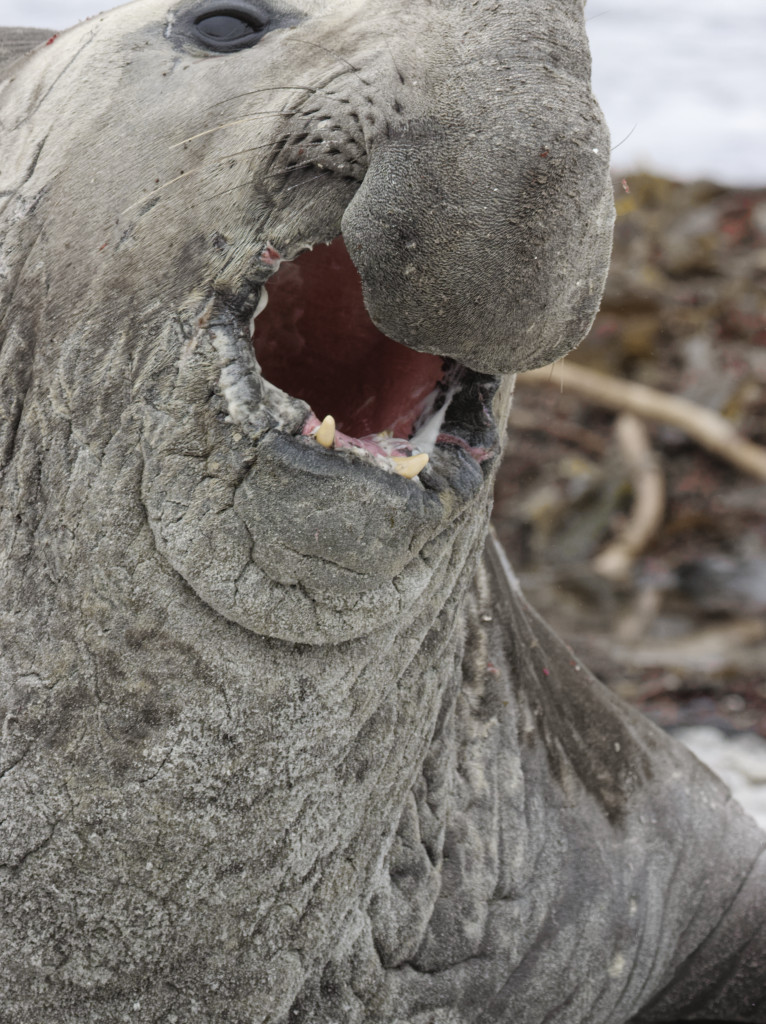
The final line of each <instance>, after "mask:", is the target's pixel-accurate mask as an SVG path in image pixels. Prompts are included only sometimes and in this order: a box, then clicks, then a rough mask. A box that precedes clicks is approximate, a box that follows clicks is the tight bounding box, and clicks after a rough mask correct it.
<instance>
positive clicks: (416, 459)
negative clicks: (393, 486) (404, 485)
mask: <svg viewBox="0 0 766 1024" xmlns="http://www.w3.org/2000/svg"><path fill="white" fill-rule="evenodd" d="M391 461H392V462H393V464H394V469H395V471H396V472H397V473H398V474H399V476H404V477H406V478H407V479H408V480H412V479H413V477H416V476H417V475H418V473H420V471H421V470H423V469H424V468H425V467H426V465H427V463H428V455H427V454H426V453H425V452H421V453H420V455H406V456H401V455H392V456H391Z"/></svg>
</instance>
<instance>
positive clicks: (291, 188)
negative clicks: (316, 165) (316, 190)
mask: <svg viewBox="0 0 766 1024" xmlns="http://www.w3.org/2000/svg"><path fill="white" fill-rule="evenodd" d="M323 174H332V171H329V170H322V171H321V172H320V173H319V174H315V175H314V177H313V178H309V179H308V181H299V182H298V183H297V184H295V185H290V186H289V187H288V188H286V189H283V191H284V192H292V190H293V189H294V188H300V187H301V185H309V184H310V183H311V182H312V181H316V180H317V178H321V177H322V175H323Z"/></svg>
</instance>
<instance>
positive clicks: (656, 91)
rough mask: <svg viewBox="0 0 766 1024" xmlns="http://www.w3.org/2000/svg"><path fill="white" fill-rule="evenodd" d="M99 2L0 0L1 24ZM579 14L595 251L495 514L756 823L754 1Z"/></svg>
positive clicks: (571, 616)
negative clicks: (586, 303) (567, 349)
mask: <svg viewBox="0 0 766 1024" xmlns="http://www.w3.org/2000/svg"><path fill="white" fill-rule="evenodd" d="M98 9H99V7H98V4H97V3H95V4H94V3H91V2H89V0H0V12H1V13H2V17H1V18H0V21H2V22H3V23H4V24H17V25H40V26H45V27H49V28H51V29H53V30H57V29H61V28H64V27H66V26H67V25H69V24H72V23H74V22H75V21H76V20H77V19H79V18H84V17H86V16H88V15H92V14H95V13H97V12H98ZM586 18H587V23H588V32H589V36H590V39H591V45H592V50H593V86H594V91H595V92H596V95H597V97H598V98H599V100H600V102H601V104H602V106H603V108H604V111H605V113H606V117H607V120H608V122H609V125H610V129H611V132H612V144H613V147H614V148H613V154H612V157H613V168H614V187H615V199H616V206H617V223H616V230H615V249H614V260H613V266H612V271H611V274H610V278H609V282H608V284H607V289H606V294H605V297H604V302H603V306H602V310H601V313H600V314H599V316H598V318H597V319H596V322H595V324H594V326H593V329H592V331H591V333H590V335H589V337H588V338H587V340H586V341H585V342H584V343H583V344H582V345H581V346H580V348H579V349H578V350H577V351H576V352H575V353H573V355H572V356H570V357H568V358H567V359H566V360H565V361H563V363H561V364H557V366H556V367H554V368H553V369H552V370H551V369H546V370H543V371H539V372H537V373H536V374H531V375H525V376H522V377H521V378H520V380H519V383H518V387H517V400H516V404H515V408H514V411H513V413H512V416H511V421H510V440H509V455H510V457H509V458H508V459H507V460H506V462H505V465H504V468H503V470H502V472H501V475H500V478H499V481H498V488H497V498H496V507H495V515H494V522H495V528H496V530H497V532H498V534H499V535H500V537H501V539H502V541H503V542H504V544H505V546H506V548H507V549H508V551H509V554H510V556H511V559H512V561H513V563H514V565H515V567H516V568H517V570H518V572H519V575H520V577H521V579H522V583H523V586H524V588H525V590H526V592H527V594H528V596H529V598H530V599H531V601H532V603H533V604H535V605H536V606H537V607H538V608H539V609H540V611H541V612H543V614H544V615H545V616H546V617H547V618H548V620H549V621H550V622H551V623H552V624H553V626H554V627H555V628H556V630H557V631H558V632H559V633H560V634H561V635H562V636H563V637H564V638H565V640H567V641H568V642H569V643H570V644H571V646H572V647H573V649H574V650H575V651H576V652H577V654H578V655H580V656H581V657H582V658H583V660H584V661H585V662H586V663H588V664H589V665H590V666H591V667H592V668H593V670H594V671H595V672H596V674H597V675H598V676H599V677H600V678H601V679H602V680H603V681H604V682H605V683H606V684H607V685H609V686H611V687H613V688H614V689H615V690H617V691H618V692H619V693H620V694H621V695H622V696H623V697H625V698H626V699H627V700H629V701H632V702H633V703H635V704H637V705H638V706H640V707H641V708H642V710H643V711H645V712H646V713H647V714H649V715H650V716H651V717H653V718H654V719H655V720H656V721H658V722H659V723H660V724H661V725H663V726H664V727H666V728H670V729H673V730H675V731H678V733H679V735H680V736H681V737H682V738H683V739H684V740H685V741H686V742H687V743H689V745H690V746H692V748H693V749H694V750H695V752H697V753H698V754H699V755H700V756H701V757H702V758H703V759H705V760H707V761H708V762H709V763H710V764H711V765H712V766H713V767H714V768H715V769H716V770H717V771H718V772H719V773H720V774H721V775H722V776H723V777H724V778H725V780H726V781H727V782H729V784H730V785H731V786H732V788H733V789H734V791H735V794H736V795H737V796H738V797H739V799H741V800H742V802H743V803H744V804H745V806H746V807H747V808H748V809H749V810H750V811H751V813H753V814H754V815H755V816H756V817H758V818H759V819H760V820H761V821H762V822H763V823H764V824H766V741H764V739H763V737H766V60H765V59H764V54H766V4H765V3H764V2H763V0H727V2H726V4H721V3H720V0H673V2H672V3H668V0H589V3H588V5H587V7H586ZM626 382H627V386H626Z"/></svg>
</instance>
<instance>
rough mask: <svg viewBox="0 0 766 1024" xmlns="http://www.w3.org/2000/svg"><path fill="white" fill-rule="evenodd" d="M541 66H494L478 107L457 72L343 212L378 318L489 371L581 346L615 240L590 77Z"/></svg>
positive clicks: (382, 156)
mask: <svg viewBox="0 0 766 1024" xmlns="http://www.w3.org/2000/svg"><path fill="white" fill-rule="evenodd" d="M583 60H584V61H587V52H584V53H583ZM528 70H529V71H530V82H529V83H527V82H522V83H519V82H517V81H516V76H515V75H511V76H510V77H509V76H508V75H507V74H506V75H505V76H504V77H498V78H493V77H490V76H486V84H485V86H484V89H483V90H482V95H483V97H484V99H483V101H482V102H481V103H480V104H479V105H478V106H475V107H474V108H473V109H471V110H467V111H458V110H456V109H455V104H454V102H453V99H454V97H452V96H450V91H449V88H448V84H447V83H445V87H444V93H445V96H447V97H449V103H446V104H445V106H444V107H443V108H442V109H441V110H438V109H437V110H436V111H435V113H434V115H433V116H430V115H428V116H424V117H421V118H419V119H417V120H414V121H408V122H406V123H404V124H403V125H402V127H401V130H400V131H399V132H398V133H392V135H390V136H389V137H388V138H385V139H381V140H379V141H378V142H377V144H376V146H375V149H374V151H373V152H372V153H371V154H370V167H369V170H368V172H367V175H366V177H365V179H364V182H363V183H362V185H361V187H360V189H359V191H358V193H357V194H356V196H355V197H354V199H353V201H352V202H351V204H350V205H349V207H348V208H347V210H346V212H345V215H344V217H343V234H344V237H345V240H346V245H347V247H348V251H349V253H350V254H351V257H352V259H353V261H354V263H355V264H356V266H357V269H358V270H359V273H360V275H361V278H362V282H363V288H364V298H365V304H366V306H367V308H368V311H369V313H370V316H371V317H372V319H373V321H374V322H375V324H376V325H377V326H378V328H379V329H380V330H381V331H383V332H384V333H385V334H387V335H389V336H390V337H392V338H394V339H396V340H397V341H399V342H402V343H403V344H405V345H408V346H410V347H411V348H415V349H419V350H421V351H426V352H433V353H436V354H439V355H448V356H451V357H453V358H454V359H457V360H458V361H459V362H461V363H465V364H467V365H468V366H470V367H472V368H473V369H476V370H480V371H482V372H487V373H500V372H511V371H517V370H522V369H527V368H530V367H534V366H540V365H544V364H546V363H549V362H552V361H554V360H555V359H557V358H559V357H561V356H563V355H564V354H566V353H567V352H568V351H570V350H571V349H572V348H574V347H575V346H576V345H577V344H578V343H579V342H580V341H581V340H582V338H583V337H584V335H585V333H586V332H587V330H588V328H589V327H590V324H591V322H592V320H593V317H594V316H595V314H596V311H597V309H598V304H599V301H600V298H601V293H602V290H603V286H604V280H605V277H606V272H607V267H608V263H609V255H610V249H611V232H612V223H613V201H612V189H611V185H610V181H609V175H608V164H609V139H608V133H607V130H606V127H605V125H604V122H603V119H602V117H601V114H600V111H599V109H598V107H597V105H596V104H595V101H594V100H593V98H592V96H591V93H590V89H589V86H588V85H587V76H586V77H585V80H584V81H580V80H577V79H574V78H572V77H571V76H564V75H562V76H560V77H558V78H557V77H555V76H553V75H545V74H543V75H542V76H541V73H540V71H539V69H538V71H537V72H533V71H532V70H531V69H528ZM498 81H499V82H500V85H499V86H498V85H497V84H496V83H497V82H498ZM436 91H437V92H438V90H436Z"/></svg>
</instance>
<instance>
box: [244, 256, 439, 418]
mask: <svg viewBox="0 0 766 1024" xmlns="http://www.w3.org/2000/svg"><path fill="white" fill-rule="evenodd" d="M268 296H269V302H268V305H267V307H266V309H265V310H264V311H263V312H262V313H261V314H260V315H259V316H258V319H257V321H256V325H255V333H254V336H253V343H254V345H255V352H256V355H257V357H258V362H259V363H260V366H261V370H262V372H263V375H264V377H265V378H266V379H267V380H269V381H271V383H272V384H275V385H276V386H277V387H278V388H281V389H282V390H283V391H285V392H287V393H288V394H290V395H293V396H294V397H296V398H301V399H303V400H304V401H305V402H307V403H308V405H310V406H311V408H312V410H313V411H314V412H315V413H316V414H317V416H318V417H319V418H320V419H322V418H324V417H325V416H327V415H332V416H334V417H335V420H336V422H337V424H338V427H339V429H340V430H341V431H344V432H345V433H346V434H348V435H351V436H352V437H358V438H361V437H365V436H366V435H372V434H378V433H382V432H390V433H391V434H392V435H393V436H394V437H398V438H408V437H410V435H411V434H412V431H413V427H414V425H415V422H416V421H417V419H418V417H419V416H420V415H421V413H422V412H423V409H424V406H425V404H426V403H427V401H428V399H429V397H430V396H432V394H433V392H434V390H435V388H436V387H437V384H438V383H439V382H440V381H441V380H442V377H443V375H444V361H443V360H442V358H441V357H440V356H436V355H429V354H428V353H423V352H415V351H413V350H412V349H409V348H406V347H405V346H404V345H400V344H398V342H396V341H393V340H392V339H391V338H388V337H387V336H386V335H385V334H382V333H381V332H380V331H379V330H378V329H377V328H376V327H375V325H374V324H373V322H372V321H371V320H370V318H369V316H368V314H367V311H366V309H365V307H364V302H363V300H362V289H361V282H360V280H359V275H358V273H357V270H356V268H355V267H354V265H353V263H352V262H351V259H350V257H349V255H348V253H347V251H346V247H345V245H344V242H343V239H342V238H341V237H338V238H336V239H335V241H334V242H332V243H331V244H330V245H329V246H326V245H319V246H317V247H316V248H314V249H312V250H310V251H307V252H304V253H302V254H301V255H300V256H299V257H298V258H297V259H296V260H294V261H292V262H291V263H285V264H283V265H282V267H281V268H280V270H279V271H278V273H277V274H275V275H274V277H273V278H272V279H271V280H270V281H269V285H268Z"/></svg>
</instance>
